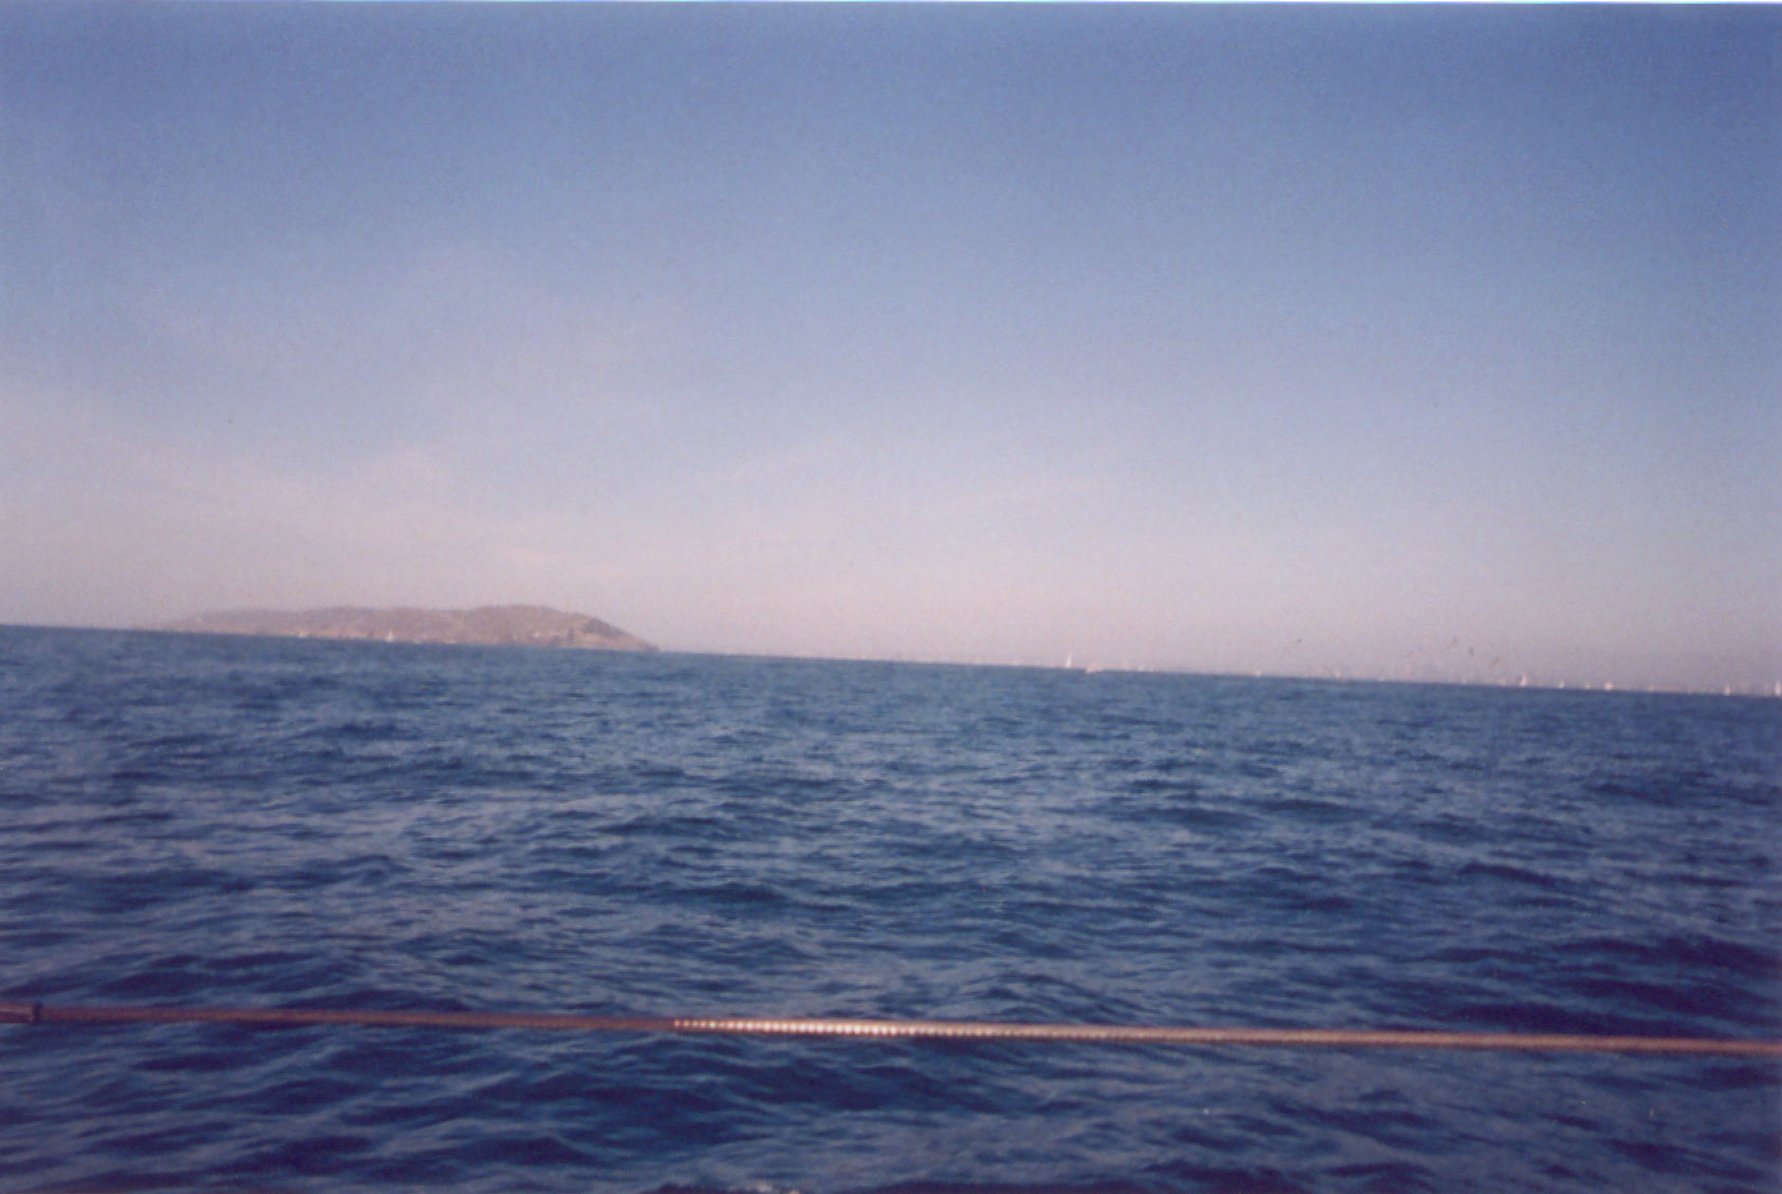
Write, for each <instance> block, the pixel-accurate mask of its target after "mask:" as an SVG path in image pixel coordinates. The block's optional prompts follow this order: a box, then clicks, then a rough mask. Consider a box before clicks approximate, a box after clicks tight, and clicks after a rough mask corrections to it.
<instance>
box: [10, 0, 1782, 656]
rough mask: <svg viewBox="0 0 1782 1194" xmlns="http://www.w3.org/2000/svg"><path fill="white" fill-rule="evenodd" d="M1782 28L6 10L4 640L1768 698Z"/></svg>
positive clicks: (1780, 512)
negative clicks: (496, 647) (416, 639)
mask: <svg viewBox="0 0 1782 1194" xmlns="http://www.w3.org/2000/svg"><path fill="white" fill-rule="evenodd" d="M1779 63H1782V9H1776V8H1769V7H1757V8H1733V9H1727V8H1698V7H1682V8H1669V7H1656V8H1631V9H1630V8H1622V7H1599V6H1583V7H1563V6H1562V7H1547V6H1534V7H1470V6H1463V7H1446V6H1439V7H1434V8H1431V7H1425V6H1411V7H1396V6H1393V7H1377V8H1375V7H1362V8H1354V7H1339V8H1319V7H1314V8H1306V7H1300V6H1287V7H1275V6H1262V7H1254V8H1249V7H1245V8H1226V7H1179V6H1142V7H1128V6H1119V7H1102V6H1087V7H1075V6H1070V7H1007V6H1001V5H993V6H982V7H980V6H926V5H923V6H889V7H872V6H867V7H860V6H792V7H780V6H774V7H765V8H763V7H755V6H717V7H708V6H693V7H687V6H678V5H668V6H659V7H629V6H620V7H613V6H593V7H557V6H546V7H532V6H517V7H510V6H496V7H482V6H457V5H445V6H430V5H423V6H410V5H395V6H382V5H373V6H362V5H348V6H338V7H336V6H319V7H318V6H296V7H287V6H275V7H260V6H253V5H247V6H234V5H171V6H148V5H135V4H132V5H121V6H116V7H107V6H99V5H87V4H82V5H70V6H55V5H41V6H39V5H31V4H14V5H7V6H4V7H0V176H3V177H4V180H5V183H4V188H3V192H0V194H3V197H0V420H3V423H4V427H3V430H0V622H30V623H52V624H111V625H122V624H134V623H140V622H145V621H151V620H155V619H161V618H170V617H176V616H181V615H185V614H188V613H193V612H196V611H198V610H201V609H206V608H215V607H236V606H278V607H300V606H312V605H323V604H345V603H353V604H423V605H443V606H462V605H471V604H479V603H485V602H508V601H526V602H539V603H544V604H551V605H557V606H561V607H565V608H571V609H579V610H583V611H586V612H589V613H594V614H597V615H599V616H601V617H604V618H606V619H608V620H609V621H612V622H615V623H617V624H619V625H621V626H623V627H625V628H626V629H628V630H631V631H633V632H634V633H637V634H639V635H642V636H644V637H646V638H649V639H652V640H654V641H656V642H658V643H661V644H663V645H664V646H668V647H671V648H682V649H689V650H735V651H751V652H769V653H796V654H826V655H871V656H893V657H911V658H960V659H965V658H982V659H987V660H1001V661H1032V662H1045V663H1056V662H1060V661H1062V660H1063V659H1064V658H1065V656H1067V655H1071V656H1074V658H1075V659H1076V661H1077V662H1079V663H1100V664H1106V665H1117V664H1128V665H1140V666H1154V667H1181V668H1190V669H1201V670H1234V671H1242V672H1248V671H1254V670H1261V671H1265V672H1295V673H1312V674H1317V673H1320V672H1323V671H1327V670H1337V671H1343V672H1345V673H1348V674H1364V675H1375V674H1380V675H1406V676H1444V677H1464V676H1479V677H1482V678H1505V677H1514V676H1516V675H1518V674H1520V673H1523V672H1527V673H1529V674H1530V675H1531V676H1533V677H1535V678H1537V679H1542V678H1545V679H1567V680H1570V681H1572V682H1593V683H1601V682H1602V681H1604V680H1615V681H1617V682H1618V683H1621V684H1624V685H1629V684H1636V685H1637V684H1663V685H1678V684H1682V685H1706V686H1712V687H1718V686H1720V685H1721V684H1722V683H1740V684H1746V683H1762V684H1764V685H1766V686H1767V685H1769V684H1770V683H1772V682H1773V681H1775V680H1776V679H1779V678H1782V348H1779V345H1782V66H1779Z"/></svg>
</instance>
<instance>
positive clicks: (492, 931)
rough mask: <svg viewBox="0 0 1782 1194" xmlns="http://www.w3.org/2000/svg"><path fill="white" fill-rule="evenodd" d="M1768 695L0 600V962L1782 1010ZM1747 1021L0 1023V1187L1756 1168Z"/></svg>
mask: <svg viewBox="0 0 1782 1194" xmlns="http://www.w3.org/2000/svg"><path fill="white" fill-rule="evenodd" d="M1779 759H1782V702H1777V701H1763V700H1755V699H1738V698H1714V697H1689V696H1676V695H1635V694H1624V693H1615V694H1605V693H1579V692H1552V691H1532V690H1529V691H1507V690H1493V689H1478V688H1462V687H1431V686H1408V685H1365V684H1336V683H1319V682H1305V681H1288V680H1249V679H1232V678H1213V677H1192V676H1164V675H1129V674H1098V675H1085V674H1081V673H1073V672H1065V671H1040V670H1031V671H1030V670H1017V669H976V668H958V667H926V666H914V665H891V664H872V663H835V662H800V661H776V660H758V659H728V658H715V657H702V656H684V655H621V654H603V653H579V652H552V651H539V650H526V649H517V648H516V649H505V648H469V647H425V646H403V645H383V644H351V643H327V642H312V641H295V640H260V639H235V638H205V637H191V636H178V635H154V634H134V633H110V632H92V631H57V630H34V629H16V628H15V629H0V812H3V818H0V997H4V998H9V999H29V1000H42V1001H44V1002H46V1003H50V1004H58V1005H80V1004H114V1003H141V1004H156V1005H162V1004H164V1005H174V1006H187V1005H192V1006H195V1005H240V1006H294V1007H338V1008H429V1009H501V1010H537V1011H559V1012H571V1011H580V1012H590V1013H614V1014H618V1013H628V1014H646V1015H647V1014H675V1015H678V1014H711V1015H756V1014H761V1015H768V1014H772V1015H812V1016H819V1015H820V1016H830V1015H835V1016H864V1017H924V1018H947V1019H984V1020H1017V1021H1055V1022H1098V1023H1131V1024H1188V1025H1267V1026H1288V1027H1404V1028H1430V1029H1461V1030H1484V1031H1491V1030H1540V1031H1547V1030H1557V1031H1577V1032H1605V1033H1652V1034H1666V1035H1690V1036H1729V1037H1775V1036H1777V1035H1782V952H1779V942H1782V872H1779V870H1778V853H1779V851H1782V838H1779V836H1778V834H1777V832H1776V827H1777V824H1778V811H1779V810H1782V780H1779V777H1778V760H1779ZM1779 1186H1782V1071H1779V1068H1778V1066H1777V1065H1776V1064H1775V1063H1774V1062H1773V1061H1749V1060H1739V1059H1725V1058H1720V1059H1714V1058H1665V1057H1656V1058H1655V1057H1634V1056H1616V1055H1542V1054H1519V1053H1509V1054H1499V1053H1487V1054H1471V1053H1467V1054H1461V1053H1432V1052H1381V1053H1363V1052H1344V1051H1291V1050H1266V1049H1241V1048H1225V1049H1187V1048H1166V1047H1107V1046H1085V1045H1069V1046H1059V1045H1040V1044H1017V1043H1001V1044H992V1043H951V1044H912V1043H902V1044H895V1043H872V1042H850V1041H836V1040H755V1039H735V1038H711V1037H651V1036H642V1035H636V1036H618V1035H614V1036H597V1035H560V1034H552V1033H528V1032H518V1031H497V1032H481V1033H476V1032H441V1031H424V1030H411V1029H402V1030H387V1029H386V1030H373V1029H339V1028H336V1029H292V1030H263V1029H262V1030H254V1029H244V1028H228V1027H216V1026H211V1027H202V1026H159V1027H130V1028H118V1027H106V1028H99V1027H75V1026H68V1025H43V1026H36V1027H32V1026H8V1027H0V1188H3V1189H6V1190H22V1191H76V1190H78V1191H133V1190H154V1189H179V1190H199V1189H210V1188H223V1189H237V1190H239V1189H255V1190H279V1191H309V1190H339V1189H355V1190H393V1189H417V1188H436V1189H449V1190H453V1191H506V1190H545V1191H625V1192H630V1191H653V1190H663V1189H665V1188H682V1189H685V1188H698V1189H711V1190H736V1191H742V1190H749V1191H765V1190H792V1189H796V1190H800V1191H812V1192H816V1194H829V1192H851V1191H871V1190H887V1189H899V1190H917V1189H929V1190H939V1189H963V1188H971V1189H978V1190H983V1189H990V1188H995V1189H998V1190H1006V1191H1011V1192H1014V1191H1024V1190H1025V1191H1036V1190H1040V1189H1047V1190H1055V1189H1082V1190H1088V1189H1108V1190H1122V1191H1151V1190H1158V1191H1163V1190H1185V1191H1203V1190H1205V1191H1302V1190H1303V1191H1325V1190H1338V1191H1363V1190H1367V1191H1373V1190H1379V1191H1416V1190H1442V1191H1452V1190H1512V1189H1514V1190H1560V1191H1572V1190H1575V1191H1584V1190H1589V1191H1597V1190H1607V1189H1615V1190H1623V1191H1672V1190H1676V1191H1683V1190H1689V1191H1697V1190H1710V1191H1730V1190H1757V1191H1774V1190H1776V1189H1778V1187H1779Z"/></svg>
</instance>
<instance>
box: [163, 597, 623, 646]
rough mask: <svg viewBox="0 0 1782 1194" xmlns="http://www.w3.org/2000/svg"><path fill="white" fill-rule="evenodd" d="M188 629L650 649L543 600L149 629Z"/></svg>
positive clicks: (245, 614)
mask: <svg viewBox="0 0 1782 1194" xmlns="http://www.w3.org/2000/svg"><path fill="white" fill-rule="evenodd" d="M153 629H155V630H171V631H179V632H182V633H186V634H247V635H266V636H272V637H283V638H343V639H375V640H378V641H380V642H395V643H481V644H502V645H521V646H534V647H578V648H585V649H592V650H598V651H654V650H656V648H655V647H654V646H652V645H651V644H649V643H646V642H644V641H643V640H642V639H640V638H637V637H635V636H633V635H629V634H626V633H625V632H624V631H623V630H620V629H619V628H618V627H616V626H611V625H608V624H607V623H605V622H602V621H601V620H600V619H599V618H591V617H589V616H588V615H587V614H572V613H565V612H564V611H562V610H558V609H547V608H545V607H544V606H542V605H484V606H479V607H478V608H476V609H412V608H401V609H366V608H362V607H359V606H341V607H336V608H331V609H311V610H301V611H281V610H262V609H248V610H229V611H223V612H217V613H206V614H199V615H197V616H196V617H192V618H182V619H181V620H179V621H177V622H168V623H165V624H163V625H160V626H156V627H153Z"/></svg>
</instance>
